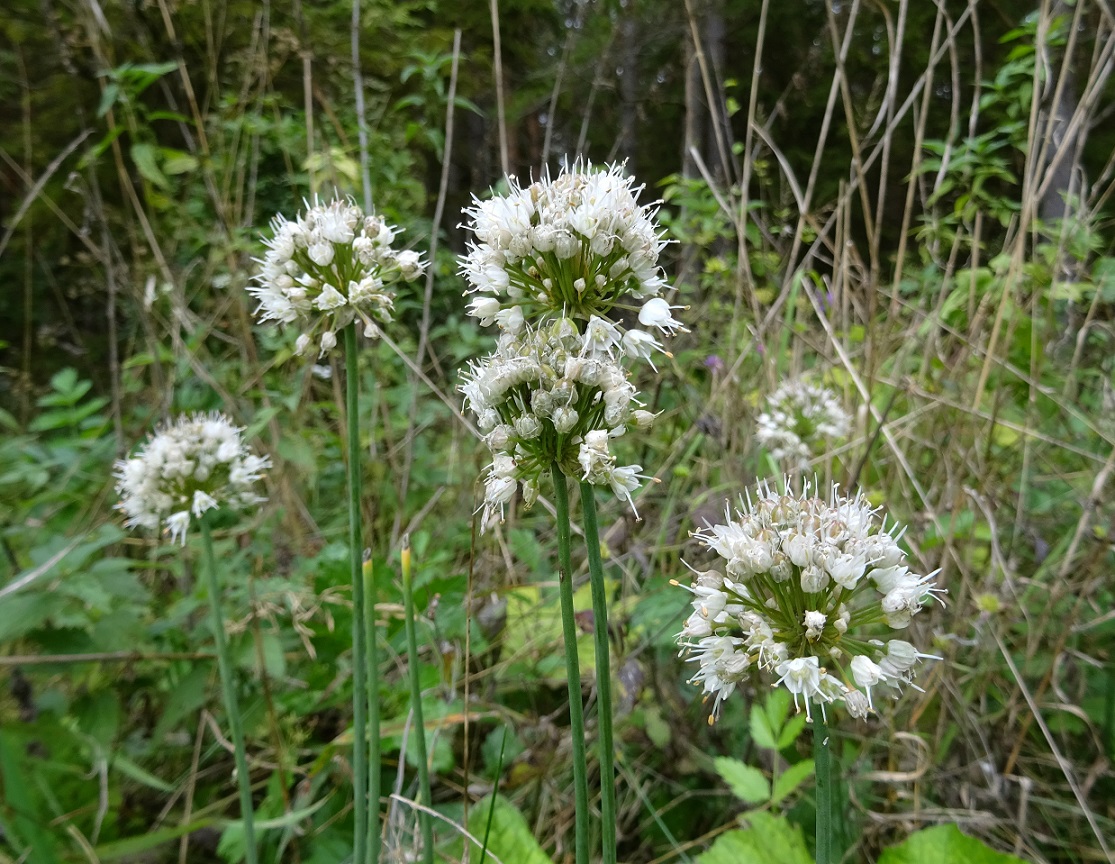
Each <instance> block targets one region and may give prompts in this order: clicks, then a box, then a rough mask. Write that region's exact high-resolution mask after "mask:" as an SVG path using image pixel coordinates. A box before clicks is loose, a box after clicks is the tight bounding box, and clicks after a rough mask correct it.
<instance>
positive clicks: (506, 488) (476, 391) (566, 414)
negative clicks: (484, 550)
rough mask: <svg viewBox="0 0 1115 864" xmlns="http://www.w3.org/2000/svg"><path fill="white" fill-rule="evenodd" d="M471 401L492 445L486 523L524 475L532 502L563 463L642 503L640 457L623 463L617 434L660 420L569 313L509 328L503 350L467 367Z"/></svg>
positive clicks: (527, 500)
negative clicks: (636, 495)
mask: <svg viewBox="0 0 1115 864" xmlns="http://www.w3.org/2000/svg"><path fill="white" fill-rule="evenodd" d="M461 392H462V393H464V396H465V405H466V407H468V408H469V409H471V410H472V411H473V413H474V414H475V415H476V421H477V425H478V426H479V427H480V430H481V431H482V432H484V433H485V436H484V441H485V443H486V444H487V445H488V449H489V450H490V451H491V453H492V463H491V465H490V466H489V467H488V471H487V476H486V478H485V495H484V505H483V507H484V511H485V512H484V520H483V521H484V523H487V522H488V520H489V519H491V518H493V517H494V516H495V514H496V513H502V512H503V507H504V505H505V504H507V503H508V502H509V501H510V500H511V497H512V496H513V495H514V494H515V489H516V488H517V487H518V486H519V485H520V484H521V485H522V489H523V499H524V501H525V503H526V505H527V506H528V507H529V506H530V505H531V504H533V503H534V501H535V500H536V499H537V498H538V489H539V480H540V478H541V477H542V475H543V474H545V473H548V472H549V470H550V466H551V465H553V464H554V463H557V464H558V466H559V467H560V468H561V469H562V471H563V473H564V474H566V475H567V476H570V477H579V478H580V479H581V480H587V481H588V482H590V483H593V484H595V485H600V486H609V487H611V489H612V491H613V492H614V493H615V494H616V495H617V496H618V497H619V498H621V499H623V500H625V501H627V502H628V503H629V504H631V505H632V509H634V504H633V501H632V498H631V493H632V492H634V491H635V490H636V489H638V488H639V485H640V483H639V480H640V479H643V475H641V474H640V473H639V472H640V471H641V470H642V467H641V466H639V465H628V466H625V467H616V459H615V456H614V455H613V454H612V453H611V451H610V449H609V441H610V440H611V439H612V438H618V437H619V436H621V435H623V434H624V433H625V432H626V431H627V430H628V428H630V427H632V426H636V427H640V428H646V427H649V426H650V424H651V422H652V421H653V419H654V415H653V414H651V413H650V412H649V411H644V410H641V409H640V408H639V407H638V405H639V402H638V400H637V393H636V390H635V387H634V386H633V385H632V384H631V383H630V381H628V380H627V373H626V372H625V371H624V370H623V369H622V368H621V367H620V366H619V365H618V364H617V363H616V362H615V361H614V360H613V359H612V358H611V357H610V356H609V355H608V353H607V352H606V351H604V350H600V349H596V348H594V347H593V342H592V340H591V339H590V338H589V337H587V336H582V335H581V334H579V333H578V332H577V328H576V326H575V325H574V324H573V323H572V322H571V321H569V320H568V319H564V318H559V319H556V320H552V321H547V322H544V323H542V324H540V325H539V326H538V328H537V329H534V328H532V327H529V326H524V328H523V329H522V330H521V331H520V332H519V333H517V334H515V335H511V334H505V335H504V336H503V338H501V339H500V341H499V346H498V348H497V350H496V352H495V353H494V354H492V355H490V356H489V357H487V358H486V359H484V360H483V361H480V362H479V363H474V364H473V365H472V367H471V368H470V370H469V372H468V373H467V374H466V375H465V376H464V383H463V384H462V386H461Z"/></svg>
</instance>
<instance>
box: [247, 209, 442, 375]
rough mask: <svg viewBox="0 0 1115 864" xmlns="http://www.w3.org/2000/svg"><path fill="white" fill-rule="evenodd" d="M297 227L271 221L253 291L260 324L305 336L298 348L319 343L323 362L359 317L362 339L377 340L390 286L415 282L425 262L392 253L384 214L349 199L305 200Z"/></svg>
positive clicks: (392, 231) (387, 310) (391, 300)
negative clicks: (367, 210) (367, 212)
mask: <svg viewBox="0 0 1115 864" xmlns="http://www.w3.org/2000/svg"><path fill="white" fill-rule="evenodd" d="M306 206H307V210H306V212H305V213H304V214H301V215H299V216H298V217H297V218H296V219H295V220H294V221H288V220H287V219H285V218H284V217H283V216H282V215H279V216H276V217H275V218H274V219H273V220H272V221H271V230H272V233H273V234H274V236H273V237H272V238H271V239H270V240H266V241H264V242H265V244H266V245H267V247H268V248H267V254H266V255H265V256H264V257H263V258H262V259H256V260H257V263H259V265H260V272H259V274H258V275H257V276H256V277H255V278H256V281H257V282H258V283H259V284H258V285H253V286H250V287H249V288H248V291H249V292H250V293H251V294H252V295H253V296H254V297H255V298H256V299H257V300H259V306H258V307H257V309H256V315H257V316H258V317H259V320H260V321H278V322H279V323H280V324H282V325H284V326H287V325H289V326H292V327H295V328H297V329H298V330H300V331H301V332H300V333H299V336H298V341H297V343H296V350H297V352H298V353H299V354H303V353H305V352H306V350H307V349H309V347H310V346H311V345H312V344H314V343H315V342H316V344H317V346H318V356H319V357H320V356H322V355H324V354H325V353H326V352H328V351H331V350H332V349H333V348H335V347H336V345H337V331H338V330H341V329H343V328H344V327H346V326H348V325H349V324H351V323H352V322H353V321H355V320H357V319H359V320H360V321H362V322H363V324H364V335H366V336H369V337H374V336H376V335H378V333H379V330H378V327H377V322H378V323H379V324H386V323H387V322H389V321H390V320H391V312H392V308H393V305H394V299H395V294H394V290H393V288H392V283H394V282H396V281H398V280H399V279H400V278H401V279H405V280H406V281H408V282H409V281H412V280H414V279H417V278H418V277H419V276H421V275H422V273H423V272H424V271H425V268H426V264H425V262H424V261H423V260H422V257H421V256H420V255H419V254H418V253H417V252H413V251H409V250H407V251H401V252H398V251H396V250H395V249H393V248H392V246H391V243H392V242H393V241H394V239H395V235H396V233H397V230H396V229H395V228H393V227H392V226H391V225H389V224H387V223H386V222H385V221H383V220H382V219H380V218H379V217H378V216H366V215H365V214H364V212H363V211H362V210H361V209H360V208H359V207H357V206H356V205H355V204H353V203H352V202H351V201H345V200H341V199H335V200H333V201H330V202H329V203H328V204H322V203H320V202H318V201H316V200H315V202H314V204H313V206H310V205H309V202H307V205H306Z"/></svg>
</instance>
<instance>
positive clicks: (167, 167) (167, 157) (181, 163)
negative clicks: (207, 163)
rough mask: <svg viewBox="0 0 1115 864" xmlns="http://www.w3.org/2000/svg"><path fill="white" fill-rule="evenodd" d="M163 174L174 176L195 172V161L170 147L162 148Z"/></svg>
mask: <svg viewBox="0 0 1115 864" xmlns="http://www.w3.org/2000/svg"><path fill="white" fill-rule="evenodd" d="M162 156H163V172H164V173H166V174H170V175H171V176H174V175H175V174H188V173H190V172H191V171H196V170H197V165H198V162H197V159H196V158H195V157H194V156H191V155H190V154H189V153H186V152H185V151H183V150H175V149H174V148H172V147H163V148H162Z"/></svg>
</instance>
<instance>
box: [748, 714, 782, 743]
mask: <svg viewBox="0 0 1115 864" xmlns="http://www.w3.org/2000/svg"><path fill="white" fill-rule="evenodd" d="M750 719H751V738H752V740H753V741H754V742H755V743H756V744H758V745H759V746H760V747H764V748H766V749H767V750H775V749H777V744H776V742H775V738H774V729H772V728H771V723H770V718H769V717H767V712H766V711H764V710H763V709H762V708H760V707H759V706H758V705H752V706H751V718H750Z"/></svg>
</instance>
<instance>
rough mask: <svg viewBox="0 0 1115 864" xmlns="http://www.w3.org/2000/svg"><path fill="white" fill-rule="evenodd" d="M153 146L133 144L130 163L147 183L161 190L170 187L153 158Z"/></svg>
mask: <svg viewBox="0 0 1115 864" xmlns="http://www.w3.org/2000/svg"><path fill="white" fill-rule="evenodd" d="M155 152H156V151H155V146H154V145H153V144H144V143H142V142H140V143H138V144H133V145H132V149H131V154H132V161H133V162H135V166H136V168H137V169H138V170H139V173H140V174H141V175H142V176H143V179H144V180H146V181H147V182H148V183H153V184H154V185H156V186H159V187H161V188H163V189H166V188H168V187H169V186H170V182H169V181H168V180H167V179H166V175H165V174H163V172H162V171H161V170H160V169H159V163H158V160H157V159H156V158H155Z"/></svg>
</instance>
